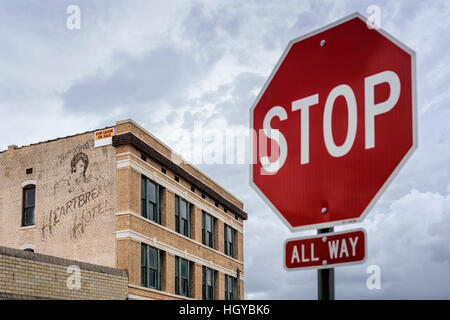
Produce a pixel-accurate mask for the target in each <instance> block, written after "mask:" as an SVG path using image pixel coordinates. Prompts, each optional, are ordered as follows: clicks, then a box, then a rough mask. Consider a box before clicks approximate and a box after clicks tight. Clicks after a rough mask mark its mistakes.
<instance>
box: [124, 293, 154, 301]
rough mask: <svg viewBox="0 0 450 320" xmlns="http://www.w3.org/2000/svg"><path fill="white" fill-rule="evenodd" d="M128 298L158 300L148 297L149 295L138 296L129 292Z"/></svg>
mask: <svg viewBox="0 0 450 320" xmlns="http://www.w3.org/2000/svg"><path fill="white" fill-rule="evenodd" d="M127 298H128V299H129V300H156V299H152V298H148V297H144V296H138V295H135V294H128V295H127Z"/></svg>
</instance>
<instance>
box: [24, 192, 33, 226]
mask: <svg viewBox="0 0 450 320" xmlns="http://www.w3.org/2000/svg"><path fill="white" fill-rule="evenodd" d="M35 203H36V186H35V185H28V186H25V187H24V188H23V212H22V226H23V227H26V226H33V225H34V207H35Z"/></svg>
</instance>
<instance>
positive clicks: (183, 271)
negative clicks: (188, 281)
mask: <svg viewBox="0 0 450 320" xmlns="http://www.w3.org/2000/svg"><path fill="white" fill-rule="evenodd" d="M181 276H182V277H187V261H186V260H181Z"/></svg>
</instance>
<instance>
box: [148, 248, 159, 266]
mask: <svg viewBox="0 0 450 320" xmlns="http://www.w3.org/2000/svg"><path fill="white" fill-rule="evenodd" d="M156 254H157V252H156V249H153V248H150V261H149V266H150V267H151V268H153V269H156V268H157V262H158V260H157V257H156Z"/></svg>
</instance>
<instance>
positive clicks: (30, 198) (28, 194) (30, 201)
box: [25, 188, 36, 208]
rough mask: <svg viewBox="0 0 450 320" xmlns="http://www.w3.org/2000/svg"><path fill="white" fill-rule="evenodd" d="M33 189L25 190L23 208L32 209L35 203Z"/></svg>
mask: <svg viewBox="0 0 450 320" xmlns="http://www.w3.org/2000/svg"><path fill="white" fill-rule="evenodd" d="M35 191H36V189H35V188H30V189H26V190H25V207H26V208H30V207H34V202H35Z"/></svg>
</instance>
